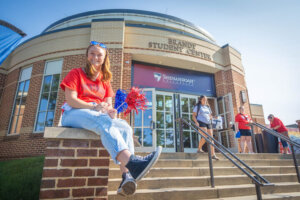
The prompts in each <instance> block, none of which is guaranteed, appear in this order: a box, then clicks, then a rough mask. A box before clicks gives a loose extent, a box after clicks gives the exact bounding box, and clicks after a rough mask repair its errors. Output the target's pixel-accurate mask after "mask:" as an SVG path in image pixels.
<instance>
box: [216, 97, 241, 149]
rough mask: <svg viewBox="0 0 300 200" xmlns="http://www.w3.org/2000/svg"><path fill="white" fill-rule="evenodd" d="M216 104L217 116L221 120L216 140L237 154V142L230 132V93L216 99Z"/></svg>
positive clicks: (231, 110) (232, 123) (231, 116)
mask: <svg viewBox="0 0 300 200" xmlns="http://www.w3.org/2000/svg"><path fill="white" fill-rule="evenodd" d="M217 102H218V103H217V104H218V115H220V116H221V117H222V119H223V129H222V130H219V131H218V140H219V142H221V143H222V144H223V145H224V146H225V147H227V148H229V149H230V150H231V151H233V152H237V151H238V150H237V148H238V147H237V141H236V139H235V138H234V132H233V130H232V125H234V113H233V105H232V96H231V93H228V94H226V95H224V96H222V97H218V100H217Z"/></svg>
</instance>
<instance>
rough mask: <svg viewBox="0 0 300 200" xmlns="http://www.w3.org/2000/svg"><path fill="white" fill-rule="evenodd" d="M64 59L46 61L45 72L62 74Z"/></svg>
mask: <svg viewBox="0 0 300 200" xmlns="http://www.w3.org/2000/svg"><path fill="white" fill-rule="evenodd" d="M62 63H63V60H54V61H48V62H46V70H45V74H60V72H61V67H62Z"/></svg>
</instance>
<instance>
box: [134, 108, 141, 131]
mask: <svg viewBox="0 0 300 200" xmlns="http://www.w3.org/2000/svg"><path fill="white" fill-rule="evenodd" d="M134 127H142V110H140V109H139V113H138V114H136V113H135V112H134Z"/></svg>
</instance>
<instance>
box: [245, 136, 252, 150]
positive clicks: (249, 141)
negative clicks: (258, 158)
mask: <svg viewBox="0 0 300 200" xmlns="http://www.w3.org/2000/svg"><path fill="white" fill-rule="evenodd" d="M251 140H252V138H251V136H246V142H247V146H248V149H249V153H253V148H252V141H251Z"/></svg>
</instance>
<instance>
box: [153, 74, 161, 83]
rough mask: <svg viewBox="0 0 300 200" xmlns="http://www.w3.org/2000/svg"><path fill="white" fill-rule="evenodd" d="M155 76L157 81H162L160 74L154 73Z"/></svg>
mask: <svg viewBox="0 0 300 200" xmlns="http://www.w3.org/2000/svg"><path fill="white" fill-rule="evenodd" d="M153 75H154V78H155V80H156V81H157V82H159V81H160V79H161V74H160V73H157V72H154V73H153Z"/></svg>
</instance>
